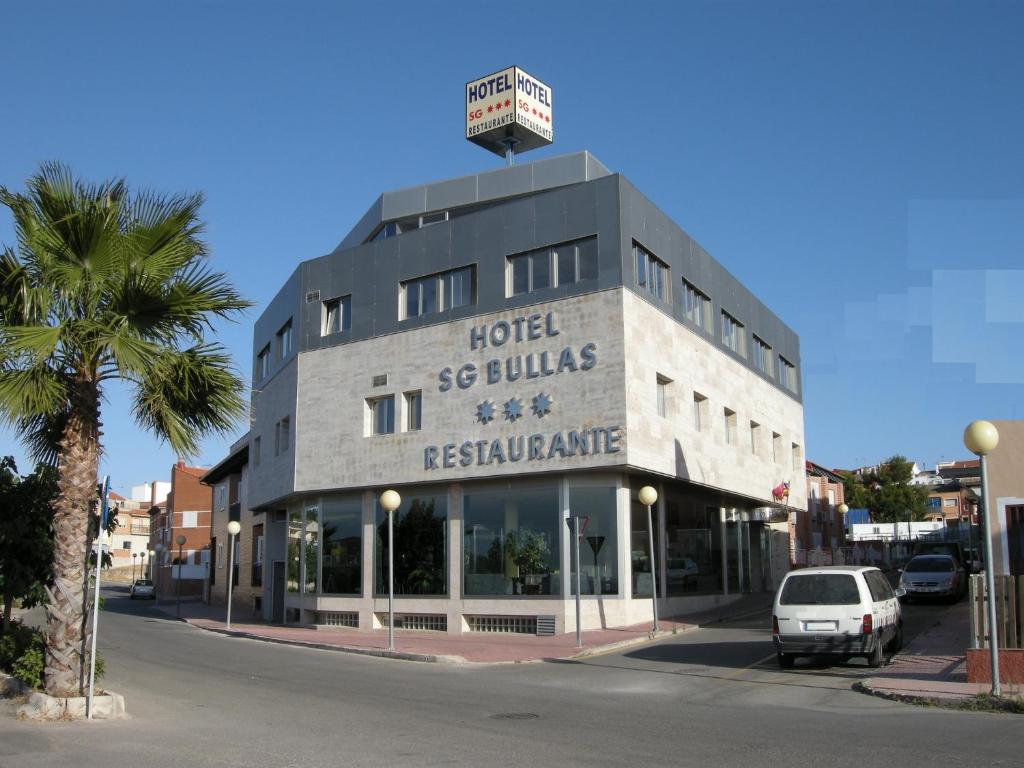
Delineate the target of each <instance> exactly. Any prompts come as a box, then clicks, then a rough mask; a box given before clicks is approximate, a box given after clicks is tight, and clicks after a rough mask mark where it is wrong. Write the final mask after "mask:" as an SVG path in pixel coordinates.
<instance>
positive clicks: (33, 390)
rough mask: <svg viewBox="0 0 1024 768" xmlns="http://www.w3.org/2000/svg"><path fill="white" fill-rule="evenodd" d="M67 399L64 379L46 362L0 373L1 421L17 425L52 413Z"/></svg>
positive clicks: (65, 402)
mask: <svg viewBox="0 0 1024 768" xmlns="http://www.w3.org/2000/svg"><path fill="white" fill-rule="evenodd" d="M7 362H8V361H5V364H6V363H7ZM68 400H69V398H68V385H67V380H66V378H65V377H64V376H63V375H62V374H61V373H60V372H58V371H55V370H53V369H52V368H51V367H49V366H48V365H46V364H45V363H40V364H36V365H29V366H25V367H22V368H11V367H5V368H4V369H2V370H0V420H3V421H6V422H8V423H11V424H17V423H18V422H20V421H21V420H23V419H28V418H31V417H33V416H35V415H37V414H44V415H51V414H55V413H58V412H59V411H61V410H62V409H63V408H64V407H65V406H66V404H67V403H68Z"/></svg>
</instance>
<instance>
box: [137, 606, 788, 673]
mask: <svg viewBox="0 0 1024 768" xmlns="http://www.w3.org/2000/svg"><path fill="white" fill-rule="evenodd" d="M770 599H771V598H770V596H765V595H745V596H743V597H741V598H740V599H739V600H737V601H735V602H733V603H729V604H728V605H724V606H719V607H717V608H713V609H710V610H707V611H702V612H700V613H694V614H690V615H686V616H677V617H671V618H668V619H661V620H660V621H659V625H660V629H659V632H658V633H657V635H653V634H652V633H651V624H650V622H647V623H645V624H637V625H634V626H631V627H618V628H615V629H600V630H591V631H587V632H584V633H583V648H582V649H580V648H577V647H576V634H575V632H571V633H569V634H564V635H553V636H548V637H541V636H535V635H521V634H514V633H479V632H471V633H466V634H463V635H451V634H448V633H446V632H416V631H412V630H402V629H399V630H396V631H395V649H396V650H395V651H388V650H387V641H388V638H387V631H386V630H383V629H379V630H360V629H347V628H343V627H319V628H318V627H311V626H280V625H277V624H267V623H265V622H263V621H260V620H258V619H255V618H253V617H252V616H238V615H235V616H232V621H231V629H230V631H229V630H227V629H225V626H224V607H223V606H209V605H204V604H202V603H182V605H181V618H182V620H184V621H186V622H188V623H189V624H191V625H192V626H195V627H198V628H200V629H205V630H208V631H211V632H219V633H221V634H227V635H232V636H235V637H246V638H250V639H255V640H263V641H266V642H273V643H285V644H288V645H301V646H309V647H313V648H322V649H326V650H334V651H345V652H349V653H362V654H368V655H373V656H387V657H391V658H398V659H405V660H409V661H434V662H442V663H450V664H464V663H485V664H495V663H512V662H514V663H523V662H532V661H544V660H553V659H573V658H585V657H588V656H594V655H597V654H601V653H608V652H611V651H616V650H619V649H621V648H626V647H631V646H634V645H640V644H643V643H648V642H651V641H652V640H657V639H661V638H664V637H671V636H672V635H673V634H679V633H682V632H689V631H692V630H694V629H698V628H699V627H701V626H703V625H706V624H713V623H715V622H718V621H722V620H724V619H726V618H731V617H738V616H742V615H745V614H747V613H753V612H757V611H764V610H767V609H768V606H769V601H770ZM157 608H158V609H159V610H161V611H163V612H165V613H167V614H170V615H172V616H173V615H174V612H175V606H174V604H173V603H169V604H165V605H158V606H157Z"/></svg>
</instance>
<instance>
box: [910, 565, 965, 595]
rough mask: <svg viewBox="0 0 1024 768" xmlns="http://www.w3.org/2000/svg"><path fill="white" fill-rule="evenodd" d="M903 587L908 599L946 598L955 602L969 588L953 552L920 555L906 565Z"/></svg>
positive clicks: (962, 569)
mask: <svg viewBox="0 0 1024 768" xmlns="http://www.w3.org/2000/svg"><path fill="white" fill-rule="evenodd" d="M900 586H901V587H903V588H904V589H905V590H907V597H906V599H907V601H908V602H909V601H911V600H913V599H914V598H925V597H944V598H947V599H949V600H952V601H954V602H955V601H957V600H959V599H960V597H961V596H962V595H963V594H964V592H965V591H966V589H967V575H966V573H965V572H964V567H963V566H962V565H961V564H960V563H958V562H957V561H956V560H955V559H954V558H953V557H951V556H950V555H918V556H917V557H912V558H910V560H909V561H908V562H907V564H906V565H905V566H904V567H903V569H902V572H901V574H900Z"/></svg>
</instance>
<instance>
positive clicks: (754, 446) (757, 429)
mask: <svg viewBox="0 0 1024 768" xmlns="http://www.w3.org/2000/svg"><path fill="white" fill-rule="evenodd" d="M760 442H761V425H760V424H758V423H757V422H756V421H752V422H750V452H751V453H752V454H753V455H754V456H757V455H758V453H759V451H758V444H759V443H760Z"/></svg>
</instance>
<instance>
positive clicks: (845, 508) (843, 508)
mask: <svg viewBox="0 0 1024 768" xmlns="http://www.w3.org/2000/svg"><path fill="white" fill-rule="evenodd" d="M849 511H850V508H849V506H847V504H846V502H845V501H843V502H840V503H839V506H838V507H836V512H838V513H839V517H840V518H841V524H842V526H843V544H845V543H846V513H847V512H849ZM843 560H844V562H845V560H846V558H843ZM835 564H836V553H835V552H833V553H832V565H835Z"/></svg>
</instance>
